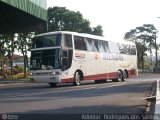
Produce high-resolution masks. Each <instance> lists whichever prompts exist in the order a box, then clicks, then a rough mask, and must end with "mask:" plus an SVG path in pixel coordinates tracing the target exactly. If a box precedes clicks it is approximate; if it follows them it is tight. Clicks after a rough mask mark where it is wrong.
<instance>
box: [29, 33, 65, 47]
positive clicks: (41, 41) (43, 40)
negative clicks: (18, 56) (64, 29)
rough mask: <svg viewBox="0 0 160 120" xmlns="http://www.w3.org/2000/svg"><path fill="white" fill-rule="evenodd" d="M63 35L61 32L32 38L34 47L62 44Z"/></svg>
mask: <svg viewBox="0 0 160 120" xmlns="http://www.w3.org/2000/svg"><path fill="white" fill-rule="evenodd" d="M61 36H62V35H61V34H54V35H47V36H39V37H35V38H33V40H32V42H33V44H32V49H34V48H43V47H55V46H60V43H61Z"/></svg>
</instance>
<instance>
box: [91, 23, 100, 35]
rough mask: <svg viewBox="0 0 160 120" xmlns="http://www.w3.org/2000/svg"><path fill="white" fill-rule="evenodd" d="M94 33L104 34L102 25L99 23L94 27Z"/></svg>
mask: <svg viewBox="0 0 160 120" xmlns="http://www.w3.org/2000/svg"><path fill="white" fill-rule="evenodd" d="M92 34H94V35H99V36H103V30H102V26H100V25H98V26H97V27H94V28H93V32H92Z"/></svg>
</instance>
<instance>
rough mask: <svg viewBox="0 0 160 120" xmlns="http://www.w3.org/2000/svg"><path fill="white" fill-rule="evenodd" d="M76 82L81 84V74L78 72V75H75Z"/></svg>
mask: <svg viewBox="0 0 160 120" xmlns="http://www.w3.org/2000/svg"><path fill="white" fill-rule="evenodd" d="M75 82H76V83H77V85H79V84H80V75H79V73H78V72H77V73H76V75H75Z"/></svg>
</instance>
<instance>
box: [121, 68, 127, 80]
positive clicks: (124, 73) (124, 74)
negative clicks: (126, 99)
mask: <svg viewBox="0 0 160 120" xmlns="http://www.w3.org/2000/svg"><path fill="white" fill-rule="evenodd" d="M126 79H127V73H126V71H125V70H124V71H123V79H122V81H125V80H126Z"/></svg>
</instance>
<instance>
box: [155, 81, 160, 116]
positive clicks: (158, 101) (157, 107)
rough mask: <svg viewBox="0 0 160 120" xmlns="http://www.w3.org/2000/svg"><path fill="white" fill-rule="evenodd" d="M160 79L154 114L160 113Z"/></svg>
mask: <svg viewBox="0 0 160 120" xmlns="http://www.w3.org/2000/svg"><path fill="white" fill-rule="evenodd" d="M159 85H160V80H157V87H156V88H157V89H156V105H155V112H154V114H155V115H157V114H160V88H159V87H160V86H159Z"/></svg>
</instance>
